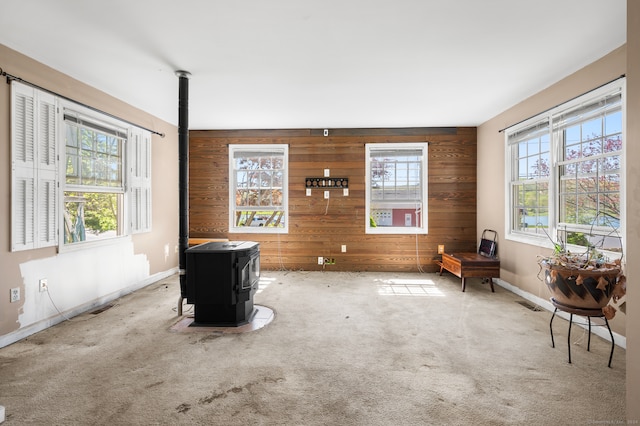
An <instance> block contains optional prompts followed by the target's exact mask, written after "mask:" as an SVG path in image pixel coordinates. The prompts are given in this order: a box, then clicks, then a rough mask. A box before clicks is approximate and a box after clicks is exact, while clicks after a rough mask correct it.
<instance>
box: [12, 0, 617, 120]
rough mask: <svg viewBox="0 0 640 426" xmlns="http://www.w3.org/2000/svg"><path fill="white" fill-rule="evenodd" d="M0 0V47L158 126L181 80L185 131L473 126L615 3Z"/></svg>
mask: <svg viewBox="0 0 640 426" xmlns="http://www.w3.org/2000/svg"><path fill="white" fill-rule="evenodd" d="M0 6H1V10H2V12H1V14H0V43H1V44H4V45H6V46H8V47H10V48H12V49H15V50H17V51H19V52H21V53H23V54H25V55H27V56H29V57H32V58H34V59H36V60H38V61H40V62H42V63H44V64H46V65H49V66H51V67H53V68H55V69H57V70H59V71H61V72H63V73H66V74H68V75H70V76H72V77H74V78H76V79H78V80H81V81H83V82H85V83H87V84H89V85H91V86H94V87H96V88H98V89H101V90H102V91H104V92H106V93H108V94H110V95H113V96H115V97H116V98H119V99H122V100H123V101H126V102H127V103H129V104H132V105H134V106H136V107H138V108H140V109H142V110H145V111H147V112H149V113H151V114H153V115H155V116H157V117H159V118H161V119H164V120H166V121H168V122H170V123H173V124H177V121H178V78H177V77H176V75H175V71H176V70H187V71H189V72H191V74H192V76H191V79H190V81H189V123H190V126H189V127H190V128H191V129H246V128H253V129H256V128H264V129H267V128H344V127H429V126H477V125H480V124H481V123H483V122H484V121H486V120H488V119H490V118H492V117H493V116H495V115H497V114H499V113H500V112H502V111H504V110H505V109H507V108H509V107H511V106H512V105H514V104H516V103H517V102H519V101H521V100H523V99H524V98H526V97H528V96H530V95H532V94H534V93H536V92H538V91H540V90H541V89H544V88H545V87H547V86H549V85H551V84H553V83H554V82H556V81H558V80H560V79H561V78H563V77H565V76H567V75H569V74H571V73H573V72H574V71H577V70H578V69H580V68H582V67H583V66H585V65H587V64H589V63H591V62H593V61H594V60H596V59H598V58H600V57H602V56H604V55H605V54H607V53H609V52H610V51H612V50H613V49H615V48H617V47H619V46H621V45H622V44H624V43H625V41H626V0H534V1H531V0H529V1H519V0H483V1H480V0H386V1H383V0H227V1H221V0H180V1H178V0H108V1H97V0H56V1H51V0H3V1H2V2H1V4H0ZM1 59H2V58H0V67H5V65H4V64H2V61H1ZM5 71H6V72H8V73H11V72H12V70H11V69H7V68H5ZM18 76H19V75H18Z"/></svg>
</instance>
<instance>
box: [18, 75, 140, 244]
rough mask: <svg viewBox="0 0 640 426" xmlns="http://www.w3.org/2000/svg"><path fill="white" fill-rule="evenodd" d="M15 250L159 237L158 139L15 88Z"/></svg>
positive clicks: (67, 103) (46, 96)
mask: <svg viewBox="0 0 640 426" xmlns="http://www.w3.org/2000/svg"><path fill="white" fill-rule="evenodd" d="M11 121H12V159H11V160H12V200H11V205H12V217H11V221H12V238H11V240H12V242H11V249H12V251H18V250H27V249H34V248H41V247H48V246H59V247H65V246H78V247H80V246H85V245H86V244H87V243H90V242H91V241H99V240H109V239H113V238H116V237H121V236H125V235H129V234H133V233H137V232H146V231H150V230H151V168H150V164H151V135H150V132H148V131H144V130H142V129H139V128H137V127H133V126H130V125H128V124H127V123H124V122H121V121H120V120H116V119H114V118H112V117H110V116H107V115H105V114H101V113H99V112H96V111H95V110H92V109H89V108H86V107H83V106H81V105H78V104H76V103H74V102H71V101H69V100H67V99H62V98H59V97H57V96H55V95H53V94H50V93H48V92H44V91H42V90H39V89H36V88H34V87H31V86H28V85H25V84H22V83H19V82H16V81H13V82H12V110H11Z"/></svg>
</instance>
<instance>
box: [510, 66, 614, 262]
mask: <svg viewBox="0 0 640 426" xmlns="http://www.w3.org/2000/svg"><path fill="white" fill-rule="evenodd" d="M616 92H620V95H621V99H622V100H621V112H622V124H621V125H622V150H621V151H620V154H619V155H620V157H621V164H620V177H621V178H620V180H621V181H620V211H621V212H622V213H621V215H620V216H621V217H620V226H619V228H618V230H617V231H618V233H619V234H620V235H625V233H626V231H625V230H626V215H625V214H624V212H625V205H626V151H627V148H626V147H627V142H626V79H624V78H620V79H617V80H615V81H613V82H611V83H608V84H605V85H603V86H600V87H598V88H596V89H594V90H592V91H589V92H587V93H585V94H583V95H581V96H578V97H576V98H573V99H571V100H570V101H567V102H565V103H563V104H560V105H558V106H556V107H554V108H552V109H549V110H547V111H544V112H542V113H540V114H537V115H535V116H533V117H531V118H529V119H527V120H525V121H522V122H520V123H518V124H517V125H514V126H512V127H509V128H507V129H505V131H504V141H505V174H504V176H505V179H504V185H505V187H504V191H505V200H506V203H505V206H504V209H505V210H504V214H505V216H504V217H505V221H504V222H505V223H504V235H505V239H507V240H510V241H515V242H519V243H524V244H530V245H534V246H539V247H545V248H553V247H554V246H553V242H554V241H556V240H557V235H558V231H559V226H558V225H559V209H560V187H559V179H560V170H559V168H560V166H559V159H560V158H561V152H562V149H563V147H564V145H563V141H560V140H558V138H557V137H556V136H557V135H556V130H555V126H554V120H557V118H558V117H560V116H561V115H562V114H566V113H567V112H570V111H571V110H575V109H576V108H579V107H580V105H588V104H590V103H594V102H597V101H598V100H601V99H604V98H605V97H606V96H608V95H611V94H613V93H616ZM544 120H548V122H549V135H550V144H551V146H550V163H551V165H550V174H549V205H548V212H549V219H548V220H549V226H548V227H547V228H546V232H547V233H548V236H547V235H545V234H544V233H543V234H527V233H524V232H517V231H515V230H514V228H513V220H514V218H513V205H514V199H513V191H512V186H511V183H512V174H513V171H514V167H515V160H514V157H513V151H512V149H513V148H512V146H510V145H509V136H510V135H513V134H515V133H517V132H519V131H522V130H524V129H526V128H527V127H530V126H533V125H535V123H537V122H542V121H544ZM552 239H553V241H552ZM622 244H623V245H624V244H625V241H624V239H623V240H622ZM568 249H570V250H572V251H583V250H584V249H585V248H584V247H582V246H574V245H568ZM624 251H625V247H624V246H623V252H624ZM607 254H610V255H612V256H613V257H619V256H620V253H615V252H610V253H607Z"/></svg>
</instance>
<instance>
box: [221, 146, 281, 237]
mask: <svg viewBox="0 0 640 426" xmlns="http://www.w3.org/2000/svg"><path fill="white" fill-rule="evenodd" d="M288 157H289V147H288V145H284V144H277V145H229V206H230V208H229V231H230V232H247V233H286V232H287V231H288V211H287V192H288V191H287V189H288V184H287V182H288Z"/></svg>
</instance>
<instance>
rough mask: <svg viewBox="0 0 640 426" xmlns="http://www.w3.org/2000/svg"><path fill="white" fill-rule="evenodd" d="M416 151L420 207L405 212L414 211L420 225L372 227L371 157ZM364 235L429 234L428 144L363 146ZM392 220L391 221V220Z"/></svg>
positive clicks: (405, 143) (403, 143) (371, 144)
mask: <svg viewBox="0 0 640 426" xmlns="http://www.w3.org/2000/svg"><path fill="white" fill-rule="evenodd" d="M403 150H405V151H416V150H420V151H421V152H422V159H421V160H420V178H419V179H420V185H421V187H420V196H421V201H420V204H421V205H420V207H418V208H416V207H415V205H414V207H410V208H408V209H407V210H415V211H417V212H418V213H419V214H420V222H421V223H420V225H419V226H416V225H413V226H377V225H375V226H373V225H372V220H373V216H372V204H376V203H375V200H373V199H372V198H373V195H372V185H373V184H372V165H371V155H372V152H373V153H375V152H376V151H399V152H400V151H403ZM365 185H366V186H365V234H428V233H429V232H428V231H429V220H428V219H429V217H428V211H429V198H428V196H429V144H428V143H427V142H396V143H367V144H365ZM372 202H373V203H372ZM408 203H410V202H409V201H400V202H396V203H394V202H392V201H387V202H386V203H384V204H387V205H389V206H392V205H393V204H396V205H399V206H400V205H401V204H408ZM392 220H393V219H392Z"/></svg>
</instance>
